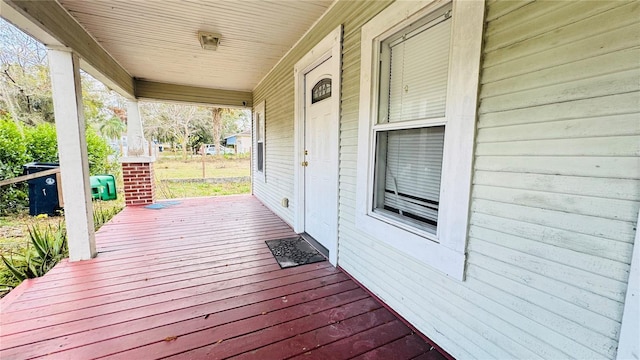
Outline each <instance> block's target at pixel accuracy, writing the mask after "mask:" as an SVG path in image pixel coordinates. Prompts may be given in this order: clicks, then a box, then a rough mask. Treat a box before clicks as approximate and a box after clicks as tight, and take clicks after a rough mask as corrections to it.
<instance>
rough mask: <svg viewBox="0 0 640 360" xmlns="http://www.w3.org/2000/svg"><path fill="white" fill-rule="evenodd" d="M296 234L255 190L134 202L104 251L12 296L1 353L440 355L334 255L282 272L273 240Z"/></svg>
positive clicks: (4, 304) (5, 310) (3, 303)
mask: <svg viewBox="0 0 640 360" xmlns="http://www.w3.org/2000/svg"><path fill="white" fill-rule="evenodd" d="M291 236H295V233H293V231H292V230H291V228H290V227H289V226H287V225H286V224H285V223H284V222H282V220H280V219H279V218H278V217H276V216H275V215H274V214H273V213H271V212H270V211H269V210H267V209H266V208H265V207H264V206H263V205H262V204H261V203H260V202H259V201H257V200H256V199H255V198H253V197H251V196H230V197H220V198H205V199H186V200H181V201H180V203H179V204H175V205H172V206H168V207H167V208H165V209H161V210H152V209H146V208H143V207H129V208H126V209H125V210H124V211H123V212H122V213H121V214H119V215H118V216H116V217H115V218H114V219H113V220H112V221H111V222H109V223H108V224H106V225H105V226H103V228H102V229H101V230H100V231H99V232H98V234H97V236H96V243H97V248H98V252H99V255H98V256H97V257H96V258H95V259H92V260H89V261H83V262H75V263H69V262H67V261H63V262H61V263H60V264H58V265H57V266H56V267H55V268H54V269H53V270H52V271H50V272H49V273H48V274H47V275H46V276H44V277H42V278H39V279H35V280H32V281H29V282H28V283H25V284H24V285H21V286H20V287H19V288H18V289H17V290H16V292H15V294H12V295H10V296H8V297H6V298H5V299H3V300H0V311H1V315H2V316H1V317H0V358H2V359H25V358H39V357H43V358H52V359H90V358H102V357H108V358H117V359H137V358H139V359H151V358H164V357H175V358H181V359H187V358H188V359H199V358H214V359H216V358H219V359H222V358H229V357H236V358H239V359H254V358H259V359H260V360H263V359H264V360H266V359H282V358H289V357H293V356H300V357H304V358H305V359H314V358H324V359H338V358H345V359H346V358H351V357H354V356H360V357H361V358H362V359H390V358H393V359H411V358H415V357H418V356H430V357H433V356H432V352H429V349H430V346H429V345H428V344H427V343H426V342H424V341H423V340H422V339H421V338H420V337H419V336H417V335H415V334H413V333H412V332H411V330H410V329H409V328H407V327H406V326H405V325H404V324H403V323H402V322H400V321H398V320H397V319H396V317H395V316H394V315H393V314H392V313H390V312H389V311H388V310H386V309H385V308H384V307H382V305H381V304H380V303H378V302H377V301H376V300H375V299H373V298H372V297H371V296H370V295H368V293H367V292H366V291H364V290H363V289H361V288H360V287H359V286H358V285H357V284H356V283H354V281H352V280H350V279H349V277H348V276H346V275H345V274H343V273H342V272H341V271H340V270H338V269H335V268H334V267H332V266H331V265H330V264H329V263H328V262H322V263H316V264H310V265H303V266H299V267H295V268H288V269H280V267H279V266H278V265H277V263H276V261H275V260H274V259H273V256H271V253H270V252H269V250H268V248H267V246H266V245H265V243H264V241H266V240H272V239H278V238H285V237H291ZM390 354H392V355H390ZM390 356H392V357H390ZM434 359H439V358H437V357H436V358H434Z"/></svg>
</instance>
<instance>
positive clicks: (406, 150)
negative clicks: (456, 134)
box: [375, 126, 444, 230]
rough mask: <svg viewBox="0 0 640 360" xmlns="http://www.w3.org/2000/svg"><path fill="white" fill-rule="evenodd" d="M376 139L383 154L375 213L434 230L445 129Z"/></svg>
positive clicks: (381, 135) (382, 135) (396, 133)
mask: <svg viewBox="0 0 640 360" xmlns="http://www.w3.org/2000/svg"><path fill="white" fill-rule="evenodd" d="M377 136H378V144H379V149H380V150H381V152H382V151H384V150H386V151H384V153H382V154H379V155H380V162H381V163H384V164H385V165H384V168H385V171H384V176H382V174H381V176H380V177H379V178H378V179H376V180H377V183H376V195H375V202H376V209H382V210H384V211H386V212H391V213H394V214H397V215H399V216H401V217H404V218H406V219H407V221H410V222H412V223H414V224H417V225H419V226H420V227H422V228H424V229H426V230H431V229H433V228H434V227H435V226H436V225H437V222H438V204H439V199H440V177H441V175H442V149H443V146H444V126H433V127H425V128H417V129H409V130H392V131H380V132H378V134H377ZM385 148H386V149H385ZM423 224H424V225H423Z"/></svg>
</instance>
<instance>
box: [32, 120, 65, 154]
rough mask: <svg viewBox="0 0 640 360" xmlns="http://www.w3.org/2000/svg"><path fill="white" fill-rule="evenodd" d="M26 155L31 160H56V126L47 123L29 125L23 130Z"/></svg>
mask: <svg viewBox="0 0 640 360" xmlns="http://www.w3.org/2000/svg"><path fill="white" fill-rule="evenodd" d="M25 138H26V144H25V147H26V151H27V156H28V157H29V158H30V159H31V161H38V162H58V139H57V138H56V128H55V126H54V125H52V124H49V123H42V124H39V125H37V126H35V127H29V128H27V129H26V131H25Z"/></svg>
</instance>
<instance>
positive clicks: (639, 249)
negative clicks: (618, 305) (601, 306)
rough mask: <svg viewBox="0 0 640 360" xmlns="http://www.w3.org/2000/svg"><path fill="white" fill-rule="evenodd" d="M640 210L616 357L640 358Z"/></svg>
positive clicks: (620, 359)
mask: <svg viewBox="0 0 640 360" xmlns="http://www.w3.org/2000/svg"><path fill="white" fill-rule="evenodd" d="M638 224H640V212H639V213H638V220H637V222H636V237H635V240H634V243H633V253H632V255H631V269H630V270H629V279H628V280H627V295H626V296H625V300H624V310H623V312H622V321H621V323H622V324H621V326H620V338H619V339H618V353H617V354H616V359H619V360H622V359H638V358H640V344H639V343H638V339H639V338H640V230H638Z"/></svg>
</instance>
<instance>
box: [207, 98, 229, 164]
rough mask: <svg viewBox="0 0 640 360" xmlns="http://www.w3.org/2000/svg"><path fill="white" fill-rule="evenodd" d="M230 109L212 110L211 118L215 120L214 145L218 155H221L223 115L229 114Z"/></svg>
mask: <svg viewBox="0 0 640 360" xmlns="http://www.w3.org/2000/svg"><path fill="white" fill-rule="evenodd" d="M228 110H229V109H223V108H211V117H212V119H213V128H212V130H213V131H212V132H213V143H214V144H215V146H216V154H218V155H219V154H221V152H220V140H222V139H221V135H222V114H223V113H225V112H227V111H228Z"/></svg>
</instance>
